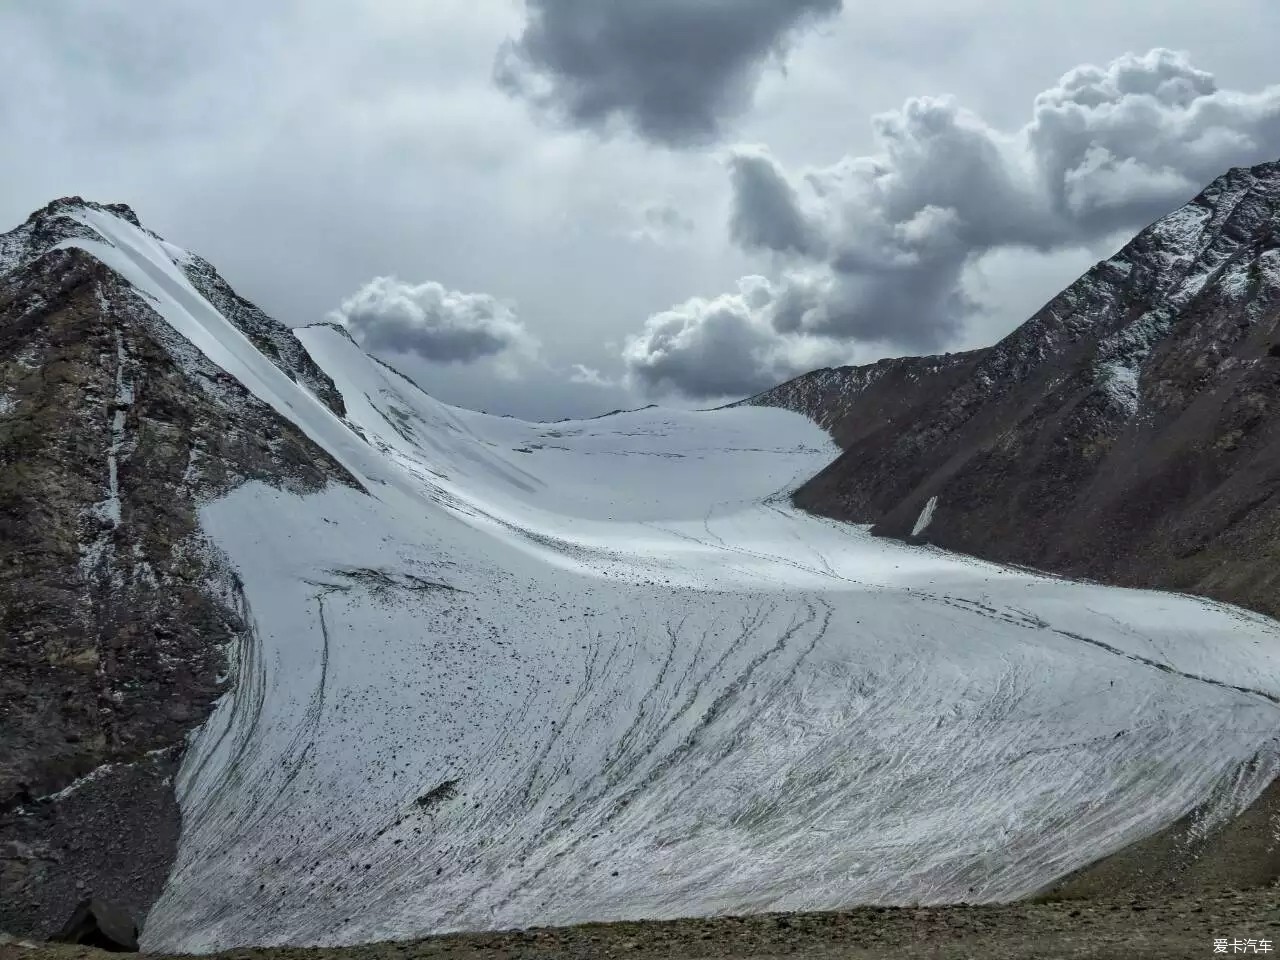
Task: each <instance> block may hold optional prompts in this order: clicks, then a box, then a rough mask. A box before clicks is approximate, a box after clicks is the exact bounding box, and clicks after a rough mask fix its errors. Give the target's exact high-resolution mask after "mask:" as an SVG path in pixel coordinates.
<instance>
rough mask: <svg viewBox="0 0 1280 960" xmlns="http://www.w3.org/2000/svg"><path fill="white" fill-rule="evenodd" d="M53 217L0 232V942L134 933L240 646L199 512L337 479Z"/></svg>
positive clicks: (258, 334)
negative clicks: (255, 486) (107, 918)
mask: <svg viewBox="0 0 1280 960" xmlns="http://www.w3.org/2000/svg"><path fill="white" fill-rule="evenodd" d="M94 208H96V209H103V210H107V211H109V212H110V213H112V214H114V215H116V216H122V217H125V218H126V219H128V220H130V221H131V222H133V223H135V224H136V223H137V220H136V218H135V217H134V215H133V213H132V211H130V210H128V208H125V207H120V206H112V207H109V208H97V207H96V206H95V205H94V204H86V203H84V202H83V201H81V200H79V199H78V198H72V199H68V200H62V201H57V202H55V203H53V204H51V205H50V206H49V207H46V208H45V209H43V210H40V211H38V212H36V213H35V214H33V215H32V216H31V218H30V219H29V220H28V221H27V222H26V223H24V224H23V225H22V226H20V227H18V228H17V229H16V230H14V231H12V232H10V233H8V234H3V235H0V414H3V415H2V416H0V641H2V642H0V929H7V930H14V931H19V932H25V933H33V934H36V935H48V934H49V933H51V932H53V931H54V930H56V929H57V928H58V927H60V926H62V924H63V923H64V922H65V921H66V919H67V918H68V917H69V916H70V915H71V913H72V911H73V910H74V908H75V906H76V904H77V903H78V902H79V901H81V900H82V899H84V898H85V897H87V896H89V895H94V896H100V897H104V898H107V899H109V900H111V901H112V902H115V903H117V904H120V905H122V906H123V907H124V908H126V909H128V910H130V911H132V912H133V914H134V915H135V916H141V915H143V914H144V913H145V911H146V908H147V907H149V906H150V904H151V902H152V901H153V900H154V899H155V897H156V896H157V895H158V894H159V892H160V889H161V887H162V885H163V883H164V879H165V876H166V875H167V873H168V869H169V865H170V863H171V861H172V857H173V853H174V848H175V844H176V840H177V833H178V827H179V816H178V810H177V805H176V803H175V802H174V796H173V786H172V777H173V776H174V774H175V773H176V771H177V769H178V764H179V762H180V760H181V755H182V750H183V746H184V742H185V741H184V738H185V736H186V734H187V732H188V731H190V730H192V729H194V728H195V727H197V726H198V725H199V724H200V723H201V722H203V720H204V719H205V717H206V716H207V715H208V713H209V710H210V709H211V707H212V704H213V701H214V700H215V699H216V698H217V697H218V696H219V694H220V693H221V692H222V690H223V683H224V681H223V677H224V676H225V675H226V673H227V669H226V664H225V662H224V661H225V654H224V651H225V650H227V649H229V647H230V645H231V642H232V641H233V640H235V639H236V638H237V637H238V636H240V634H242V633H243V632H244V631H245V630H246V629H247V626H246V624H247V618H246V617H244V616H243V613H244V611H243V609H242V605H243V599H242V596H241V592H240V588H239V584H238V582H237V580H236V577H235V575H234V573H233V572H232V571H231V570H230V568H229V566H228V565H226V564H225V563H224V562H223V559H222V558H221V557H220V555H219V554H218V552H217V551H216V550H215V549H213V548H212V547H211V545H210V544H209V543H208V542H207V541H206V540H205V539H204V538H203V536H202V535H201V534H200V531H199V527H198V523H197V510H198V507H199V505H200V504H201V503H202V502H204V501H206V500H208V499H211V498H213V497H216V496H218V495H219V494H221V493H223V492H225V491H227V490H229V489H231V487H233V486H234V485H236V484H237V483H240V482H242V481H244V480H247V479H258V480H263V481H266V482H269V483H272V484H276V485H280V486H284V487H288V488H290V489H296V490H309V489H316V488H317V487H319V486H321V485H323V484H324V483H326V482H328V481H329V480H337V481H340V482H350V481H349V479H348V478H347V476H346V474H345V472H344V471H342V470H341V468H340V467H338V466H337V465H336V464H335V463H333V462H332V461H331V460H330V459H329V458H328V457H327V455H326V454H324V453H323V452H322V451H321V450H320V449H319V448H317V447H316V446H315V445H314V444H312V443H311V442H310V441H309V440H308V439H307V438H306V437H304V436H303V435H302V434H301V433H299V432H298V431H297V430H296V429H295V428H294V427H293V426H292V425H290V424H288V423H287V422H285V421H284V420H283V419H282V418H280V417H279V416H278V415H276V413H275V412H274V411H272V410H271V409H270V408H268V407H267V406H266V405H265V404H263V403H261V402H260V401H258V400H257V399H255V398H254V397H253V396H252V395H250V394H249V393H248V392H247V391H246V390H245V389H244V388H243V387H242V386H241V385H240V384H239V383H238V382H236V381H235V380H233V379H232V378H231V377H230V376H229V375H227V374H226V373H225V372H223V371H222V370H220V369H219V368H218V367H216V366H214V365H213V364H212V363H210V362H209V361H208V360H207V359H205V358H204V356H203V355H202V354H200V353H199V352H198V351H197V350H196V349H195V348H194V347H193V346H192V345H191V344H190V343H188V342H187V341H186V340H184V339H183V338H182V337H180V336H178V335H177V334H175V333H174V331H173V330H172V328H171V327H170V326H169V325H168V324H166V323H165V322H164V321H163V320H162V319H161V318H160V317H159V315H158V314H156V313H155V311H154V310H153V309H152V307H151V305H150V304H149V303H148V302H147V300H146V299H145V297H143V296H142V295H140V294H139V293H138V292H137V291H136V290H135V289H134V288H133V287H131V286H130V285H129V284H128V282H126V281H125V280H124V279H122V278H121V277H120V276H119V275H118V274H116V273H115V272H113V271H112V270H110V269H108V268H107V267H106V266H104V265H103V264H102V263H101V262H100V261H99V260H97V259H95V258H94V257H93V256H92V255H90V254H89V253H87V252H86V251H84V250H81V249H75V248H60V247H59V246H58V244H60V243H61V242H62V241H64V240H66V239H68V238H70V237H77V236H78V237H85V238H89V233H90V231H88V229H87V228H85V227H84V226H83V225H82V224H81V223H80V222H79V221H78V220H77V219H76V218H75V214H76V213H77V211H82V210H84V209H94ZM184 269H185V271H186V272H187V274H188V276H189V277H190V279H191V281H192V283H193V284H194V285H195V286H197V288H198V289H200V290H201V291H202V292H203V293H204V294H205V295H206V296H208V297H210V298H213V299H215V301H216V302H218V305H219V307H220V308H222V309H223V310H224V311H225V312H226V314H227V316H228V317H229V318H231V319H232V320H233V322H235V323H236V324H237V325H238V326H239V327H240V328H241V330H242V332H244V333H245V334H246V336H248V337H249V338H250V339H252V340H254V342H255V343H257V344H258V345H259V348H260V349H263V350H264V352H265V353H267V355H268V356H270V357H271V358H272V359H273V360H274V361H275V362H276V364H277V365H278V366H280V367H281V368H282V369H284V370H285V372H286V373H288V374H289V375H290V376H291V377H293V378H294V379H296V380H299V381H301V382H303V383H306V384H307V385H308V386H309V387H311V389H312V390H313V392H314V393H316V394H317V396H319V397H321V399H323V400H325V401H326V402H328V403H329V404H330V405H331V406H333V405H335V404H341V400H340V398H339V397H338V394H337V391H336V390H335V389H334V387H333V384H332V382H331V381H329V380H328V378H327V377H326V376H325V375H324V374H323V373H321V372H320V370H319V369H318V368H317V367H316V366H315V365H314V364H313V363H312V362H311V359H310V357H308V356H307V355H306V352H305V350H304V349H303V348H302V345H301V344H300V343H299V342H298V341H297V340H296V339H295V338H293V336H292V334H290V333H289V331H288V330H286V329H284V328H283V327H280V326H278V325H276V324H275V323H274V321H271V320H269V319H268V318H266V317H265V316H264V315H262V314H261V313H260V312H259V311H257V310H256V309H255V308H253V307H251V306H250V305H248V304H245V303H244V302H243V301H240V300H239V298H237V297H236V296H235V294H234V293H232V292H231V290H230V288H229V287H228V286H227V285H226V284H225V282H224V281H222V280H221V278H219V277H218V276H217V274H216V273H215V272H214V271H213V270H212V268H211V267H209V266H208V264H206V263H204V262H203V261H201V260H198V259H197V258H189V259H188V260H187V261H186V266H185V268H184Z"/></svg>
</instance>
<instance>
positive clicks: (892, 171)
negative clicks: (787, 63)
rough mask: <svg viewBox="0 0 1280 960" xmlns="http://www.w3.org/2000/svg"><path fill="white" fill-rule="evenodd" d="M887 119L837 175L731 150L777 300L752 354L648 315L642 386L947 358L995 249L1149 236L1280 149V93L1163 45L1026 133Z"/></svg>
mask: <svg viewBox="0 0 1280 960" xmlns="http://www.w3.org/2000/svg"><path fill="white" fill-rule="evenodd" d="M872 123H873V131H874V136H875V141H876V144H877V148H878V149H877V150H876V152H875V153H874V154H872V155H870V156H858V157H854V156H847V157H844V158H842V159H840V160H839V161H837V162H836V163H834V164H832V165H830V166H828V167H824V168H816V169H809V170H804V171H801V172H798V173H795V172H789V171H787V170H785V169H784V168H783V167H782V166H781V165H780V164H779V163H778V162H777V161H776V160H774V159H773V158H772V156H771V155H770V154H769V152H768V151H767V150H766V149H765V148H763V147H757V146H752V147H741V148H737V149H735V150H734V151H733V152H732V155H731V157H730V159H729V163H728V166H729V175H730V185H731V188H732V215H731V218H730V224H729V227H730V235H731V238H732V239H733V240H734V242H736V243H737V244H738V245H739V246H741V247H742V248H744V249H746V250H753V251H764V252H766V253H768V254H769V255H770V256H771V257H772V260H773V263H774V264H775V267H776V270H777V274H778V275H777V279H776V280H774V281H772V282H771V283H770V284H769V286H768V289H769V296H768V297H767V298H766V299H763V300H760V301H759V303H758V304H756V303H753V302H752V301H751V300H750V298H748V299H747V300H744V301H742V303H741V307H742V309H743V310H744V311H745V313H743V314H742V315H741V316H739V317H738V319H737V320H736V321H735V322H736V324H737V326H738V328H739V329H741V330H742V331H744V333H743V336H744V338H745V343H746V345H747V346H746V347H745V348H744V349H740V350H737V351H733V350H730V349H727V348H722V349H718V350H715V351H712V352H710V353H707V352H705V351H703V349H702V347H701V345H702V344H704V343H706V342H707V341H708V340H710V339H715V340H717V341H721V340H723V338H724V334H723V328H724V327H723V325H724V321H723V319H722V318H721V317H720V316H719V314H717V313H716V312H715V311H701V312H699V313H698V315H697V316H686V320H685V326H684V328H683V329H682V332H681V336H680V337H677V338H663V337H654V336H653V334H652V332H653V331H654V330H659V329H666V326H667V324H666V322H660V321H659V320H658V318H659V317H666V316H668V314H659V315H657V317H654V318H650V320H649V321H648V323H647V324H646V326H645V333H644V334H642V335H641V337H639V338H636V339H634V340H633V341H632V342H631V346H630V347H629V348H628V350H629V352H628V353H627V355H626V357H625V360H626V362H627V363H628V365H629V366H630V368H631V369H632V370H633V371H634V372H636V374H637V375H638V376H640V378H641V379H642V380H644V381H645V382H648V380H649V378H648V376H647V373H648V372H651V371H653V370H655V369H659V368H661V369H668V370H680V371H682V376H681V378H680V379H679V384H680V388H681V389H682V390H684V391H685V392H689V393H693V394H696V395H711V394H714V393H717V392H719V391H720V390H721V388H722V387H723V386H724V385H725V384H726V383H734V382H738V383H743V384H745V383H748V382H751V383H754V382H755V381H756V376H755V374H756V373H758V371H759V369H760V368H759V365H758V364H757V363H756V362H755V359H754V358H757V357H760V356H776V355H779V353H782V354H794V353H795V352H796V350H797V349H798V347H797V344H798V342H799V339H802V338H804V337H806V336H810V337H816V338H820V340H821V342H822V350H829V348H830V343H831V342H833V341H834V342H839V343H844V344H845V345H846V348H847V349H848V350H853V349H854V348H855V347H857V346H874V347H877V348H879V349H882V350H885V349H887V350H907V351H931V350H940V349H944V348H945V347H946V346H947V345H948V344H949V343H951V342H952V341H953V340H954V338H955V337H956V335H957V333H958V332H959V331H960V329H961V328H962V326H963V324H964V322H965V320H966V319H967V318H968V317H969V315H970V314H971V313H972V311H973V310H974V309H975V306H974V304H973V303H972V302H971V301H970V300H969V298H968V297H967V296H966V295H965V292H964V287H963V283H962V280H963V277H964V274H965V270H966V268H967V267H968V266H970V265H971V264H972V263H973V262H974V261H975V260H976V259H977V258H978V257H980V256H982V255H983V254H986V253H988V252H990V251H993V250H998V249H1004V248H1012V247H1024V248H1032V249H1036V250H1040V251H1053V250H1058V249H1063V248H1067V247H1073V246H1080V245H1082V244H1086V243H1089V242H1092V241H1096V240H1099V239H1101V238H1104V237H1106V236H1108V235H1109V234H1111V233H1113V232H1114V231H1116V230H1120V229H1131V230H1136V229H1138V228H1140V227H1142V226H1144V225H1145V224H1146V223H1148V222H1150V221H1152V220H1154V219H1156V218H1157V217H1159V216H1161V215H1162V214H1164V213H1166V212H1168V211H1169V210H1170V209H1172V208H1174V207H1176V206H1177V205H1179V204H1181V203H1183V202H1185V201H1186V200H1189V199H1190V198H1191V197H1192V196H1193V195H1194V194H1195V192H1196V191H1197V190H1198V189H1199V187H1200V186H1201V185H1202V184H1203V183H1205V182H1207V181H1209V180H1210V179H1212V178H1213V177H1214V176H1216V175H1217V174H1219V173H1221V172H1222V171H1223V170H1224V169H1226V168H1227V167H1229V166H1232V165H1239V164H1248V163H1253V162H1258V161H1261V160H1265V159H1268V158H1275V157H1276V156H1280V86H1272V87H1268V88H1265V89H1263V90H1261V91H1259V92H1257V93H1243V92H1240V91H1234V90H1224V89H1221V88H1219V87H1218V86H1217V84H1216V82H1215V80H1214V78H1213V76H1212V75H1211V74H1209V73H1206V72H1205V71H1203V70H1200V69H1197V68H1196V67H1195V66H1193V65H1192V64H1191V62H1190V61H1189V60H1188V59H1187V57H1186V56H1185V55H1184V54H1181V53H1176V52H1173V51H1169V50H1162V49H1157V50H1152V51H1150V52H1148V53H1146V54H1143V55H1140V56H1139V55H1134V54H1126V55H1124V56H1122V57H1119V58H1117V59H1115V60H1113V61H1112V62H1111V63H1109V64H1107V65H1106V66H1103V67H1098V66H1092V65H1084V66H1079V67H1076V68H1075V69H1073V70H1070V71H1068V72H1067V73H1066V74H1065V75H1064V76H1063V77H1062V78H1061V80H1059V82H1058V83H1057V84H1056V85H1054V86H1053V87H1051V88H1050V89H1048V90H1045V91H1043V92H1041V93H1040V94H1038V95H1037V96H1036V97H1035V99H1034V102H1033V104H1032V109H1031V116H1030V119H1029V120H1028V121H1027V122H1026V123H1025V124H1024V125H1023V126H1022V127H1021V128H1020V129H1017V130H1013V131H1002V130H998V129H996V128H995V127H993V126H992V125H991V124H989V123H987V122H986V121H985V120H984V119H983V118H982V117H980V116H978V115H977V114H975V113H973V112H971V111H968V110H966V109H964V108H963V107H961V106H960V105H959V104H958V103H957V102H956V101H955V100H954V99H953V98H950V97H918V98H913V99H911V100H908V101H907V102H906V103H905V104H904V105H903V106H902V108H900V109H898V110H895V111H892V112H889V113H885V114H881V115H879V116H877V117H875V118H874V119H873V121H872ZM754 282H755V280H754V279H753V280H752V283H753V284H754ZM753 289H754V287H753ZM735 296H736V295H729V298H730V299H731V300H732V299H734V298H735ZM721 299H723V298H721ZM712 302H719V301H718V300H717V301H712ZM677 309H680V308H677ZM702 325H707V327H708V331H707V332H706V333H705V334H704V333H702V332H701V331H700V330H698V329H695V328H697V327H699V326H702ZM643 344H652V345H653V346H654V349H655V351H656V352H654V353H646V352H644V351H643V350H642V349H641V347H642V345H643ZM659 348H660V349H659ZM819 352H822V351H819ZM702 363H705V364H706V367H705V368H703V367H701V366H700V365H701V364H702ZM732 364H737V366H736V367H735V368H734V369H732V370H731V369H729V365H732ZM699 369H703V370H704V372H703V374H702V375H701V379H700V376H699V374H698V370H699ZM669 382H672V383H675V382H677V381H676V380H674V379H671V378H669Z"/></svg>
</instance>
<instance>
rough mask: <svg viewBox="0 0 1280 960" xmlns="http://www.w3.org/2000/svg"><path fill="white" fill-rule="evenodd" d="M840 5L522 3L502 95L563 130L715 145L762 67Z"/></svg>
mask: <svg viewBox="0 0 1280 960" xmlns="http://www.w3.org/2000/svg"><path fill="white" fill-rule="evenodd" d="M841 6H842V0H735V2H733V3H723V2H714V3H708V2H706V0H644V2H636V3H626V2H601V0H527V2H526V7H527V10H528V21H527V23H526V25H525V28H524V32H523V33H522V34H521V36H520V37H519V38H518V39H516V40H513V41H510V42H509V43H508V44H506V45H505V46H504V47H503V49H502V51H501V52H500V54H499V56H498V60H497V63H496V67H495V74H496V77H497V80H498V82H499V84H500V85H501V86H503V87H504V88H505V89H507V90H508V91H510V92H511V93H513V94H517V95H520V96H523V97H525V98H527V99H529V100H530V101H532V102H533V103H534V104H535V105H537V106H539V107H541V108H544V109H547V110H549V111H550V112H551V113H552V114H554V115H557V116H559V117H560V118H562V119H564V120H566V121H568V122H569V123H571V124H574V125H579V126H583V127H589V128H595V129H600V128H603V127H604V126H605V125H606V124H608V123H609V122H611V121H621V122H622V123H623V124H624V125H626V126H628V127H630V128H632V129H633V130H635V131H636V132H637V133H638V134H639V135H640V136H642V137H644V138H645V139H647V140H651V141H653V142H655V143H660V144H664V145H668V146H684V145H688V144H691V143H703V142H707V141H710V140H714V139H715V138H716V137H717V136H718V135H719V134H720V132H721V127H722V124H723V122H724V121H725V120H727V119H729V118H732V117H734V116H736V115H737V114H739V113H741V112H742V111H743V110H744V109H745V108H746V107H747V106H748V105H749V104H750V101H751V95H752V92H753V91H754V88H755V83H756V80H757V78H758V76H759V74H760V71H761V69H762V67H763V66H764V64H765V63H766V62H767V61H769V60H770V59H774V60H776V61H779V62H781V61H782V60H783V58H784V57H785V54H786V49H787V45H788V42H789V41H790V40H791V39H792V37H793V36H794V35H795V33H796V31H797V30H798V29H799V28H801V27H803V26H805V25H806V24H808V23H811V22H812V21H814V20H816V19H818V18H821V17H825V16H829V15H832V14H835V13H838V12H839V11H840V9H841Z"/></svg>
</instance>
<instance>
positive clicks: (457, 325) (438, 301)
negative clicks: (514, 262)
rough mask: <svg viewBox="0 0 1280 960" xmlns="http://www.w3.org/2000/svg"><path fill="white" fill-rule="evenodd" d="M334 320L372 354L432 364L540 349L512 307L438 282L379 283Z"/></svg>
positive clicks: (354, 296)
mask: <svg viewBox="0 0 1280 960" xmlns="http://www.w3.org/2000/svg"><path fill="white" fill-rule="evenodd" d="M334 316H335V319H338V320H339V321H340V322H342V323H343V324H344V325H345V326H346V327H347V329H349V330H350V331H351V334H352V336H354V337H355V338H356V340H357V341H358V342H359V343H360V345H361V346H363V347H364V348H365V349H367V350H369V351H371V352H375V353H376V352H379V351H385V352H392V353H407V354H415V355H417V356H419V357H422V358H423V359H424V360H429V361H431V362H433V363H470V362H473V361H476V360H481V359H485V358H488V357H497V356H500V355H502V354H508V353H528V352H530V351H532V350H533V349H535V346H536V345H535V341H534V340H533V338H532V337H531V336H530V334H529V333H528V331H527V330H526V329H525V327H524V325H523V324H522V323H521V322H520V321H519V320H518V319H517V318H516V315H515V312H514V311H513V309H512V308H511V307H510V306H509V305H508V304H506V303H503V302H502V301H500V300H497V299H496V298H494V297H491V296H489V295H488V294H484V293H460V292H459V291H457V290H448V289H446V288H445V287H444V286H442V285H441V284H439V283H435V282H434V281H429V282H427V283H420V284H411V283H405V282H403V281H401V280H397V279H396V278H394V277H375V278H374V279H372V280H370V281H369V282H368V283H366V284H365V285H364V286H363V287H361V288H360V289H359V290H357V291H356V292H355V293H354V294H352V295H351V296H350V297H348V298H347V299H346V300H344V301H343V303H342V305H341V307H339V308H338V310H337V311H335V314H334Z"/></svg>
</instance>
